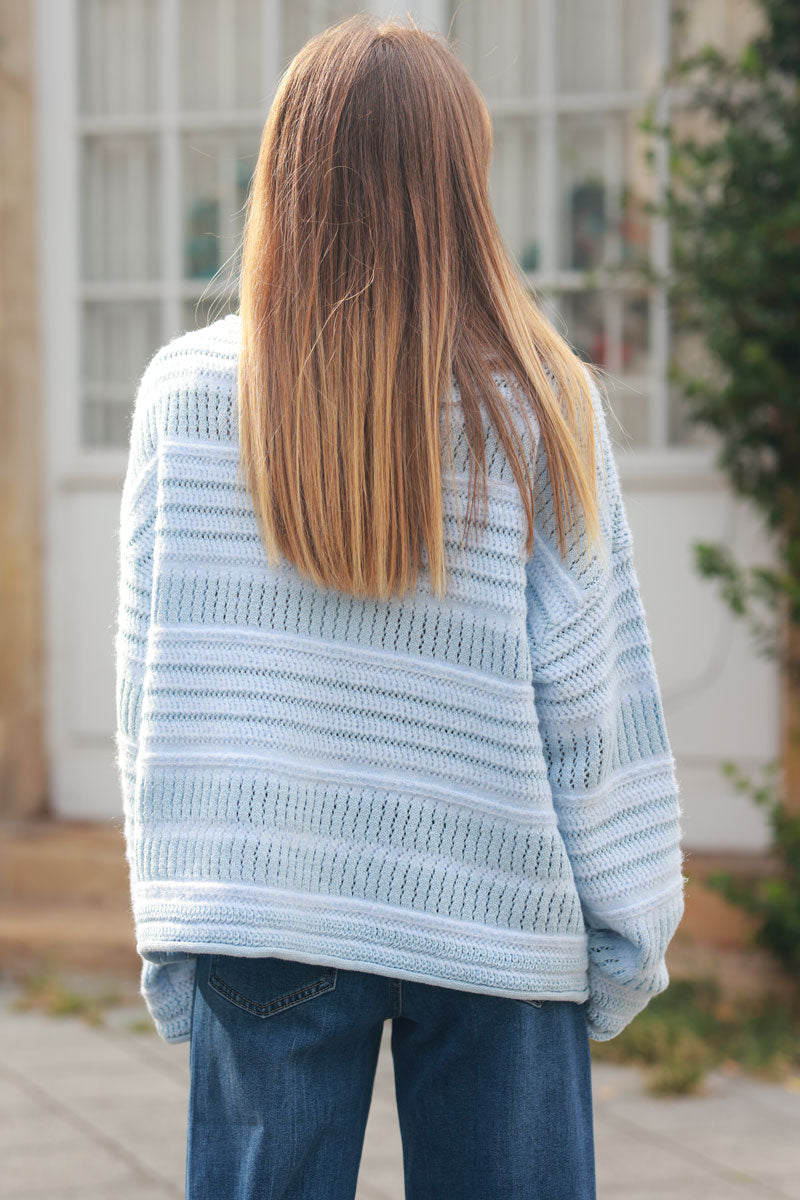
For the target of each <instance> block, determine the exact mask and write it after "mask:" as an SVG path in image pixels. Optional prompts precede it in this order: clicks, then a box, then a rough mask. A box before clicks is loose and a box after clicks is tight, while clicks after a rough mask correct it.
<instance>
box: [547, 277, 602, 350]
mask: <svg viewBox="0 0 800 1200" xmlns="http://www.w3.org/2000/svg"><path fill="white" fill-rule="evenodd" d="M552 302H553V305H554V307H555V316H554V324H555V326H556V328H557V329H558V331H559V332H560V333H561V334H563V336H564V337H565V338H566V339H567V341H568V342H569V344H570V345H571V346H572V348H573V350H575V351H576V352H577V353H578V354H579V355H580V357H581V358H583V359H584V360H585V361H587V362H594V363H598V364H599V365H601V366H602V365H604V360H605V327H604V319H603V295H602V293H601V292H561V293H556V294H554V295H552Z"/></svg>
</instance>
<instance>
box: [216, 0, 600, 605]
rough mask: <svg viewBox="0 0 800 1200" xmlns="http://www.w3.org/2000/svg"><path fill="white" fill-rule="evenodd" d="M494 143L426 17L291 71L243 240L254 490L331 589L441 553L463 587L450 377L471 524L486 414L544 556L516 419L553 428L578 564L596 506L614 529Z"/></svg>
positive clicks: (333, 41) (244, 384)
mask: <svg viewBox="0 0 800 1200" xmlns="http://www.w3.org/2000/svg"><path fill="white" fill-rule="evenodd" d="M492 144H493V139H492V128H491V120H490V117H489V113H488V110H487V107H486V104H485V102H484V100H483V97H482V95H481V93H480V91H479V89H478V88H477V86H476V85H475V83H474V82H473V81H472V79H471V78H470V76H469V74H468V73H467V71H466V70H465V68H464V67H463V66H462V64H461V62H460V61H459V59H458V57H457V55H456V54H455V52H454V51H453V50H452V48H451V47H450V45H449V44H448V42H447V41H446V39H445V38H444V37H443V36H442V35H439V34H436V33H430V32H427V31H424V30H422V29H420V28H419V27H417V26H416V25H415V24H414V22H413V21H411V23H410V24H409V25H408V26H405V25H401V24H399V23H397V22H393V21H388V22H387V21H381V20H379V19H378V18H377V17H374V16H371V15H370V14H367V13H359V14H357V15H356V16H354V17H350V18H348V19H347V20H344V21H341V22H338V23H337V24H335V25H332V26H330V27H329V28H327V29H326V30H324V31H323V32H322V33H320V34H318V35H316V36H315V37H312V38H311V39H310V40H309V41H307V42H306V43H305V45H304V46H303V47H302V49H301V50H300V51H299V52H298V53H297V55H296V56H295V57H294V58H293V59H292V61H291V62H290V64H289V65H288V67H287V68H286V70H285V71H284V73H283V74H282V76H281V78H280V80H279V83H278V87H277V91H276V94H275V96H274V99H273V102H272V105H271V107H270V111H269V114H268V117H267V120H266V124H265V126H264V130H263V134H262V137H261V143H260V148H259V154H258V159H257V163H256V167H255V171H254V174H253V179H252V182H251V185H250V190H249V193H248V197H247V203H246V209H245V224H244V233H243V238H242V258H241V270H240V278H239V307H240V317H241V331H242V342H241V349H240V356H239V363H238V414H239V435H240V460H239V462H240V478H241V472H244V475H245V477H246V480H247V483H248V485H249V489H250V492H251V495H252V498H253V502H254V508H255V511H256V515H257V518H258V524H259V528H260V534H261V537H262V539H263V541H264V545H265V547H266V550H267V554H268V557H269V560H270V562H271V563H273V564H274V563H276V562H278V561H279V560H280V558H281V556H283V557H284V558H285V559H287V560H288V561H290V562H292V563H294V564H295V566H296V567H297V568H298V570H300V571H301V572H302V573H303V574H304V575H306V576H307V577H308V578H310V579H312V580H313V581H314V582H315V583H317V584H318V585H320V586H324V587H333V588H338V589H340V590H343V591H346V592H350V593H352V594H355V595H358V596H373V597H381V598H388V597H390V596H392V595H402V594H403V593H405V592H406V591H408V590H409V589H411V588H413V587H414V586H415V585H416V583H417V578H418V572H419V570H420V568H421V567H422V565H423V554H424V555H425V556H426V557H427V562H426V563H425V564H424V565H425V566H426V568H427V570H428V572H429V576H430V581H431V587H432V589H433V591H434V593H435V594H436V595H437V596H439V597H441V596H442V595H443V594H444V593H445V591H446V586H447V571H446V564H445V539H444V523H443V478H442V459H441V455H442V449H443V441H444V439H443V437H442V429H441V425H440V420H441V415H442V404H443V402H444V404H445V406H446V412H447V418H448V426H447V427H448V430H449V428H450V392H451V386H452V383H453V381H455V383H456V384H457V385H458V389H459V393H460V404H461V410H462V413H463V419H464V429H465V432H466V436H467V444H468V448H469V459H470V476H471V489H470V491H471V494H470V503H469V510H468V512H467V515H466V527H467V530H468V528H469V526H470V523H471V521H472V520H473V519H474V514H475V502H476V497H477V491H478V479H479V473H480V480H481V483H482V497H483V503H484V518H485V514H486V508H485V504H486V495H487V480H486V459H485V438H484V429H483V418H482V406H483V409H485V411H486V413H487V414H488V417H489V420H490V421H491V424H492V426H493V428H494V430H495V431H496V435H497V437H498V439H499V441H500V442H501V445H502V447H503V450H504V451H505V453H506V454H507V456H508V461H509V464H510V467H511V470H512V473H513V476H514V479H515V481H516V484H517V486H518V487H519V489H520V493H521V495H522V497H523V502H524V506H525V511H526V516H527V523H528V529H527V541H526V551H527V553H529V554H530V553H531V551H532V548H533V536H534V506H535V473H534V470H533V463H532V462H531V455H530V452H529V451H528V452H527V454H526V451H525V441H524V438H522V437H521V436H520V431H519V427H518V423H517V420H516V417H515V414H518V413H519V412H521V413H522V415H523V421H524V422H525V423H526V424H527V425H528V432H529V433H530V432H531V425H530V415H531V414H534V415H535V418H536V420H537V422H538V426H539V431H540V434H541V438H542V441H543V448H544V450H545V452H546V455H547V466H548V471H549V475H550V478H551V481H552V488H553V494H554V499H555V516H556V526H557V535H558V542H559V547H560V550H561V553H562V554H565V553H566V551H567V545H568V542H567V538H568V534H567V529H568V528H569V530H570V531H571V530H572V529H573V528H574V523H575V520H576V512H577V509H578V508H579V509H580V510H581V512H582V514H583V518H584V521H585V530H586V532H587V534H588V535H589V537H590V538H591V539H593V540H598V538H599V536H600V530H599V518H598V499H597V486H596V476H595V458H596V456H595V438H594V426H593V420H592V415H593V413H592V398H591V392H590V388H589V383H588V379H587V375H586V373H585V371H586V364H584V363H583V362H582V361H581V359H580V358H579V357H578V356H577V355H576V354H575V353H574V351H573V350H572V349H571V348H570V346H569V345H568V344H567V342H566V341H565V340H564V339H563V338H562V337H561V336H560V335H559V333H558V332H557V330H556V329H555V328H554V327H553V325H552V324H551V323H550V322H549V321H548V320H547V319H546V317H545V316H544V315H543V313H542V312H541V311H540V309H539V307H538V305H537V303H536V301H535V299H534V296H533V294H532V292H531V291H530V289H529V288H528V286H527V284H526V281H525V279H524V276H523V275H522V274H521V272H520V270H519V268H518V267H517V266H516V265H515V263H514V261H513V260H512V258H511V257H510V255H509V253H508V252H507V250H506V248H505V246H504V243H503V239H502V236H501V234H500V232H499V230H498V227H497V224H496V221H495V218H494V215H493V212H492V208H491V204H490V200H489V164H490V159H491V152H492ZM495 372H499V373H500V374H501V375H502V376H503V377H504V378H505V379H506V381H507V382H508V383H510V384H511V394H512V395H515V394H518V397H519V398H520V399H521V400H522V404H521V405H519V404H517V403H513V404H512V403H510V402H509V389H508V388H506V389H505V391H504V390H503V389H502V388H501V387H500V386H498V383H497V381H496V380H495V378H494V377H493V375H494V373H495ZM548 372H549V375H550V378H548ZM517 389H518V391H517ZM450 461H451V463H452V454H451V459H450ZM565 514H566V519H565ZM462 528H463V526H462Z"/></svg>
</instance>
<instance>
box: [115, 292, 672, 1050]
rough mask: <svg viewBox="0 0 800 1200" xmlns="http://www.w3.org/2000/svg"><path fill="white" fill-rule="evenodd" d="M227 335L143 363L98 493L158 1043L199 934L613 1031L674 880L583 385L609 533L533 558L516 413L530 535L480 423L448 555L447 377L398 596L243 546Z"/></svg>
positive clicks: (452, 491)
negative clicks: (472, 521) (114, 523)
mask: <svg viewBox="0 0 800 1200" xmlns="http://www.w3.org/2000/svg"><path fill="white" fill-rule="evenodd" d="M240 329H241V324H240V319H239V316H238V315H237V314H233V315H230V316H228V317H225V318H222V319H220V320H218V321H215V322H214V323H213V324H211V325H210V326H208V327H207V328H205V329H202V330H195V331H191V332H187V333H183V334H180V335H179V336H177V337H175V338H173V339H172V340H171V341H169V342H168V343H167V344H166V345H164V346H162V347H161V348H160V349H159V350H158V351H157V352H156V353H155V354H154V355H153V356H152V358H151V359H150V361H149V362H148V364H147V366H146V368H145V370H144V372H143V375H142V377H141V379H140V381H139V386H138V389H137V393H136V400H135V407H134V414H133V423H132V429H131V440H130V453H129V458H128V467H127V473H126V477H125V481H124V486H123V491H122V500H121V510H120V526H119V589H118V617H117V624H116V664H117V676H116V678H117V686H116V712H117V731H116V743H115V744H116V761H117V766H118V770H119V778H120V783H121V791H122V804H123V813H124V830H125V843H126V858H127V862H128V867H129V873H130V896H131V904H132V911H133V918H134V923H135V929H136V939H137V950H138V952H139V955H140V956H141V959H142V973H141V991H142V995H143V997H144V999H145V1001H146V1004H147V1007H148V1010H149V1012H150V1015H151V1017H152V1019H153V1021H154V1023H155V1026H156V1029H157V1031H158V1033H159V1034H160V1036H161V1037H162V1038H163V1039H164V1040H166V1041H168V1042H183V1041H187V1040H188V1039H189V1037H190V1033H191V1011H192V994H193V983H194V972H195V966H196V957H195V956H196V955H197V954H198V953H214V952H216V953H221V954H234V955H237V954H238V955H248V956H257V955H276V956H279V957H283V958H293V959H298V960H301V961H305V962H310V963H321V964H325V965H328V966H334V967H339V968H342V969H351V970H359V971H368V972H378V973H381V974H385V975H388V976H394V977H398V978H402V979H409V980H420V981H423V982H426V983H430V984H435V985H439V986H443V987H452V988H460V989H463V990H466V991H471V992H481V993H488V994H495V995H501V996H504V997H507V998H508V999H510V1000H523V1001H524V1000H528V999H551V1000H568V1001H574V1002H576V1003H582V1004H583V1003H584V1002H585V1012H586V1018H587V1023H588V1030H589V1034H590V1036H591V1037H592V1038H593V1039H594V1040H597V1041H603V1040H607V1039H609V1038H612V1037H614V1036H615V1035H616V1034H617V1033H619V1032H620V1030H621V1029H623V1027H624V1026H625V1025H626V1024H628V1022H629V1021H630V1020H631V1019H632V1018H633V1017H634V1016H635V1015H636V1014H637V1013H638V1012H639V1011H641V1009H642V1008H644V1006H645V1005H646V1004H647V1003H648V1001H649V1000H650V998H651V997H652V996H654V995H656V994H657V993H659V992H661V991H663V990H664V988H666V986H667V984H668V981H669V980H668V973H667V969H666V965H665V951H666V949H667V946H668V944H669V942H670V939H671V937H672V935H673V933H674V932H675V929H676V927H677V925H678V923H679V921H680V919H681V916H682V913H683V885H684V882H685V879H684V876H683V874H682V868H683V852H682V848H681V825H680V822H681V809H680V805H679V798H678V786H677V782H676V775H675V762H674V758H673V755H672V753H671V750H670V745H669V742H668V738H667V732H666V728H665V721H664V712H663V709H662V702H661V697H660V693H659V686H658V682H657V678H656V672H655V668H654V661H653V656H652V649H651V641H650V637H649V634H648V630H647V626H646V624H645V614H644V610H643V606H642V600H641V596H640V591H639V585H638V581H637V576H636V573H635V569H634V562H633V556H632V554H633V548H632V540H631V533H630V528H629V526H628V523H627V519H626V513H625V509H624V506H623V501H622V496H621V491H620V486H619V479H618V475H617V470H616V466H615V462H614V457H613V454H612V449H611V443H610V441H609V435H608V430H607V426H606V419H605V415H604V412H603V407H602V403H601V402H600V396H599V393H598V392H597V390H596V389H594V385H593V384H592V387H593V396H594V403H595V407H596V413H597V416H598V418H599V420H598V428H597V447H598V469H599V475H600V487H601V498H602V513H601V515H602V522H603V527H604V532H605V534H606V538H607V542H606V545H607V547H608V552H607V553H604V554H598V553H597V552H596V551H595V552H591V553H590V552H589V550H588V549H587V545H588V543H587V542H586V541H585V540H584V539H583V538H582V537H581V529H582V526H579V527H578V529H577V531H576V533H575V534H574V535H573V537H572V540H571V547H570V553H569V554H568V555H567V556H566V557H565V558H563V559H562V557H561V556H560V555H559V553H558V547H557V542H556V537H555V522H554V508H553V498H552V492H551V490H550V488H549V477H548V473H547V464H546V456H545V454H544V450H543V446H542V443H541V441H540V439H539V437H538V425H537V424H536V422H535V420H534V422H533V431H534V433H535V435H536V439H535V441H534V442H533V444H529V446H528V450H529V452H530V454H531V462H532V463H533V465H534V469H535V479H536V486H537V509H536V526H535V538H534V549H533V553H532V554H531V555H530V556H529V557H526V555H525V550H524V538H525V518H524V509H523V506H522V501H521V499H520V497H519V493H518V490H517V486H516V484H515V482H514V479H513V476H512V474H511V469H510V465H509V463H508V461H507V458H506V456H505V455H504V453H503V451H502V446H501V445H500V443H499V441H498V440H497V438H496V436H495V435H494V433H493V431H492V429H491V426H490V424H489V422H488V420H486V421H485V425H484V429H485V433H486V437H487V467H488V477H489V493H488V499H489V519H488V521H487V524H486V527H485V528H479V531H478V533H477V535H475V534H473V535H472V536H471V537H470V539H469V542H468V544H467V545H466V547H463V548H462V547H460V545H459V540H460V530H461V525H460V523H459V515H461V516H462V517H463V514H464V512H465V501H466V497H467V494H468V493H467V484H468V465H469V459H468V453H467V442H466V438H465V436H464V430H463V426H461V425H460V423H459V421H460V409H459V406H458V392H457V388H456V387H455V383H454V387H453V400H454V405H455V407H454V418H455V419H454V425H453V429H454V435H453V438H452V447H453V453H454V461H455V474H454V475H450V474H449V473H448V474H447V476H446V482H447V484H448V486H447V490H446V501H445V521H446V530H445V533H446V553H447V559H448V568H449V573H450V584H449V588H448V593H447V596H446V598H445V599H444V600H439V599H437V598H436V596H435V595H434V593H433V592H432V589H431V588H430V587H429V586H428V578H427V573H426V571H425V570H424V569H423V572H422V575H421V577H420V580H419V583H418V586H417V588H416V590H415V592H414V593H413V594H412V595H411V596H410V597H406V598H404V599H398V598H394V599H392V600H389V601H379V600H373V599H362V598H355V597H353V596H350V595H349V594H345V593H342V592H339V591H336V590H333V589H320V588H318V587H317V586H316V585H314V584H313V583H312V582H311V581H309V580H307V579H306V578H304V577H302V576H301V575H300V574H299V572H298V571H297V570H296V569H295V568H294V566H293V565H292V564H288V563H283V564H282V565H281V566H280V568H277V569H276V568H271V567H270V566H269V565H268V561H267V558H266V553H265V551H264V549H263V547H262V544H261V542H260V539H259V531H258V525H257V521H256V516H255V512H254V510H253V507H252V504H251V501H250V499H249V494H248V492H247V490H246V488H244V487H242V486H239V487H237V454H238V434H237V421H238V414H237V404H236V363H237V354H238V343H239V336H240ZM498 378H499V382H500V383H501V385H502V386H504V387H506V388H507V384H506V382H505V381H504V380H503V379H502V378H501V377H498ZM509 395H510V393H509ZM443 429H444V425H443ZM423 561H425V560H423Z"/></svg>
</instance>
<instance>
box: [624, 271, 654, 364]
mask: <svg viewBox="0 0 800 1200" xmlns="http://www.w3.org/2000/svg"><path fill="white" fill-rule="evenodd" d="M619 300H620V303H621V305H622V354H621V359H622V364H621V365H622V370H623V371H624V372H625V373H626V374H627V375H636V376H639V377H642V376H646V375H647V374H648V372H649V370H650V298H649V296H648V295H647V293H646V292H642V293H640V294H638V295H628V296H620V297H619Z"/></svg>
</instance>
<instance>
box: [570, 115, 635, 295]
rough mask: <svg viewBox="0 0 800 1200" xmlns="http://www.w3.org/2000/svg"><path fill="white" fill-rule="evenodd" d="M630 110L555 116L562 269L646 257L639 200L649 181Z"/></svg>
mask: <svg viewBox="0 0 800 1200" xmlns="http://www.w3.org/2000/svg"><path fill="white" fill-rule="evenodd" d="M636 122H637V118H636V117H635V116H634V115H632V114H619V113H605V114H602V113H599V114H583V113H581V114H572V113H570V114H566V115H564V116H562V117H561V118H560V120H559V174H560V179H559V205H560V214H561V238H560V262H561V265H562V266H563V267H565V268H566V269H567V270H581V271H588V270H593V269H596V268H599V267H608V268H616V267H621V266H628V267H632V266H634V265H635V264H637V263H638V262H640V260H641V259H642V257H644V259H645V260H646V259H647V258H648V256H649V242H650V225H649V220H648V218H647V216H646V214H645V213H644V209H643V204H644V201H645V200H646V199H647V198H648V197H649V196H650V195H652V191H653V186H654V180H653V177H652V174H651V173H650V170H649V167H648V164H647V160H646V157H645V152H646V145H645V142H644V135H643V134H642V133H641V132H640V131H639V130H638V129H637V128H636Z"/></svg>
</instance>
